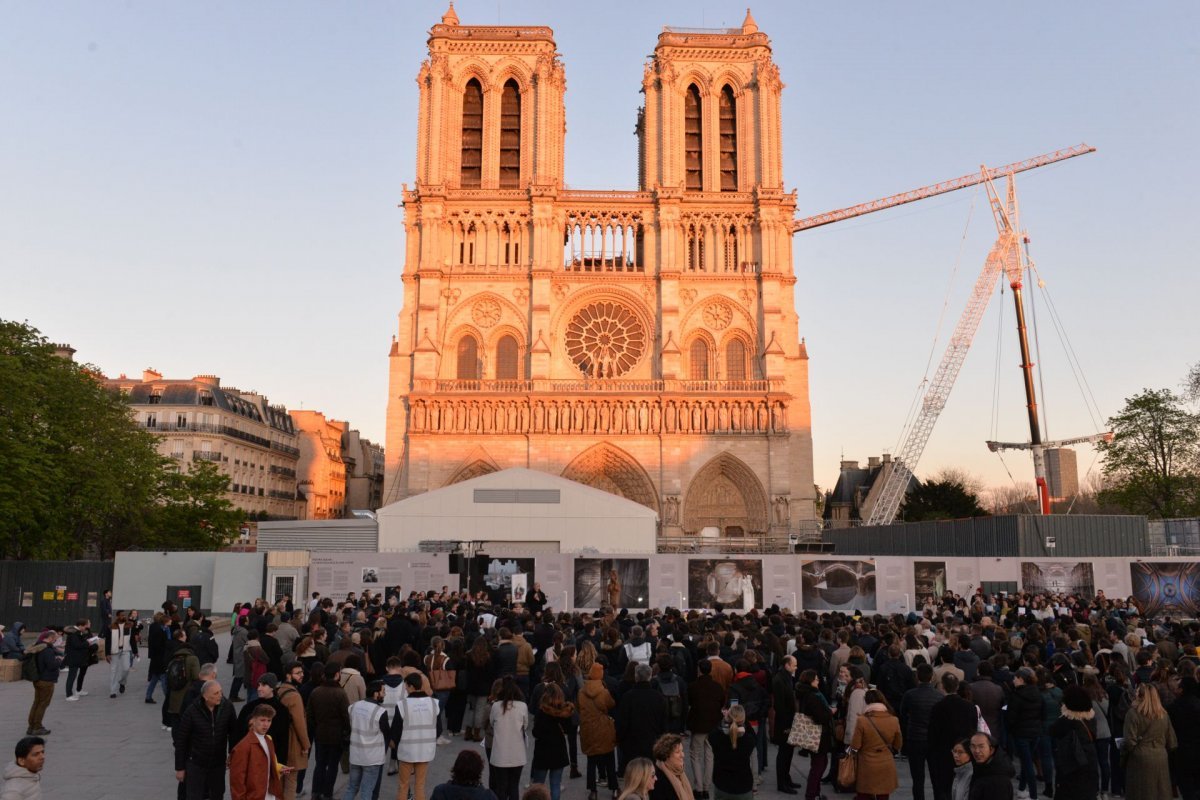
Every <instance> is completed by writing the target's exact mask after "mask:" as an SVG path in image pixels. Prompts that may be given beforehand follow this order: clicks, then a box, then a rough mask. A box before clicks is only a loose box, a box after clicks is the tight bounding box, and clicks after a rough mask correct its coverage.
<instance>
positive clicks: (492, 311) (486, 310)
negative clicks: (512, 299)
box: [455, 290, 500, 328]
mask: <svg viewBox="0 0 1200 800" xmlns="http://www.w3.org/2000/svg"><path fill="white" fill-rule="evenodd" d="M455 291H457V290H455ZM471 319H473V320H475V324H476V325H478V326H479V327H481V328H490V327H492V326H493V325H495V324H496V323H497V322H499V321H500V304H499V303H497V302H496V301H495V300H493V299H492V298H490V297H484V298H482V299H480V300H477V301H476V302H475V306H474V307H473V308H472V309H471Z"/></svg>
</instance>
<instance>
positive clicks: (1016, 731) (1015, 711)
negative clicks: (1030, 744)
mask: <svg viewBox="0 0 1200 800" xmlns="http://www.w3.org/2000/svg"><path fill="white" fill-rule="evenodd" d="M1044 713H1045V712H1044V710H1043V703H1042V693H1041V692H1039V691H1038V688H1037V687H1036V686H1033V685H1032V684H1025V685H1024V686H1018V687H1017V688H1016V689H1014V690H1013V692H1012V694H1011V695H1009V698H1008V714H1007V716H1006V721H1007V722H1008V733H1009V735H1010V736H1012V737H1013V738H1016V739H1036V738H1037V737H1039V736H1041V735H1042V716H1043V714H1044Z"/></svg>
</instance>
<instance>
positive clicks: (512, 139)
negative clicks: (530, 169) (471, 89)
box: [500, 80, 521, 189]
mask: <svg viewBox="0 0 1200 800" xmlns="http://www.w3.org/2000/svg"><path fill="white" fill-rule="evenodd" d="M520 185H521V90H520V89H519V88H518V87H517V82H516V81H514V80H510V81H507V82H506V83H505V84H504V92H503V93H502V94H501V96H500V188H501V189H516V188H519V187H520Z"/></svg>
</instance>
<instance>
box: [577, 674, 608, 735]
mask: <svg viewBox="0 0 1200 800" xmlns="http://www.w3.org/2000/svg"><path fill="white" fill-rule="evenodd" d="M597 673H599V677H593V678H589V679H588V680H586V681H584V682H583V688H582V689H580V690H579V697H578V701H579V749H581V750H583V753H584V755H587V756H598V755H603V754H605V753H611V752H612V751H613V750H615V749H616V747H617V726H616V723H614V722H613V719H612V717H610V716H609V715H608V714H609V712H610V711H612V709H613V707H614V706H616V704H617V703H616V701H615V700H614V699H613V696H612V695H611V694H610V693H609V691H608V688H607V687H606V686H605V685H604V668H603V667H602V666H600V665H599V664H593V665H592V674H593V675H595V674H597Z"/></svg>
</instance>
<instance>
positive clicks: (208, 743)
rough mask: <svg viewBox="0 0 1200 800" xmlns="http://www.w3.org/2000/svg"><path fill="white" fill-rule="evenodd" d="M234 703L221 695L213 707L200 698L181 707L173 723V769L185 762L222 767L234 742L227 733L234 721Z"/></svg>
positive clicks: (200, 765) (207, 767) (183, 766)
mask: <svg viewBox="0 0 1200 800" xmlns="http://www.w3.org/2000/svg"><path fill="white" fill-rule="evenodd" d="M235 721H236V720H235V718H234V711H233V704H232V703H230V702H229V701H228V700H226V699H224V698H222V699H221V702H220V703H219V704H218V705H217V707H216V708H209V707H208V703H206V702H204V701H203V700H201V701H200V702H196V703H192V704H191V705H190V706H188V707H187V708H185V709H183V712H182V714H181V715H180V717H179V724H178V725H176V726H175V730H174V733H173V738H174V740H175V770H176V771H179V770H182V769H186V768H187V765H188V763H192V764H195V765H196V766H199V767H201V768H204V769H212V768H215V767H224V766H225V759H226V757H227V756H228V754H229V751H230V750H232V749H233V747H234V745H235V744H236V743H235V742H234V741H233V740H232V737H231V736H230V734H231V733H232V732H233V725H234V722H235Z"/></svg>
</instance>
